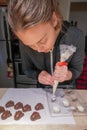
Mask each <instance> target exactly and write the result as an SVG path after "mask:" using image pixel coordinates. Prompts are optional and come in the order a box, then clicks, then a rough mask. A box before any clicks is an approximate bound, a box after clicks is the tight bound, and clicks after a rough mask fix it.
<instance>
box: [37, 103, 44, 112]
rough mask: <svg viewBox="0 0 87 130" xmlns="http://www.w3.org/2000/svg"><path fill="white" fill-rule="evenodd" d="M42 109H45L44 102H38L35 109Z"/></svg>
mask: <svg viewBox="0 0 87 130" xmlns="http://www.w3.org/2000/svg"><path fill="white" fill-rule="evenodd" d="M40 109H44V106H43V104H42V103H38V104H36V106H35V110H37V111H38V110H40Z"/></svg>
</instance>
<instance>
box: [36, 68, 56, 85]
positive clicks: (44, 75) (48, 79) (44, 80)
mask: <svg viewBox="0 0 87 130" xmlns="http://www.w3.org/2000/svg"><path fill="white" fill-rule="evenodd" d="M38 81H39V82H40V83H41V84H45V85H52V86H53V84H54V80H53V77H52V75H51V74H49V73H48V72H46V71H45V70H43V71H41V73H40V74H39V76H38Z"/></svg>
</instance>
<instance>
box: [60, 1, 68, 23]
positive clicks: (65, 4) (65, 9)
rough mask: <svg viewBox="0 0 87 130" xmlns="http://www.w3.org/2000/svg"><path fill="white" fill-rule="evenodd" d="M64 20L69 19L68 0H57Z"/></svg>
mask: <svg viewBox="0 0 87 130" xmlns="http://www.w3.org/2000/svg"><path fill="white" fill-rule="evenodd" d="M58 2H59V4H60V10H61V12H62V15H63V17H64V20H69V12H70V0H58Z"/></svg>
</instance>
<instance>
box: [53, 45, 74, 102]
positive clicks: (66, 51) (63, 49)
mask: <svg viewBox="0 0 87 130" xmlns="http://www.w3.org/2000/svg"><path fill="white" fill-rule="evenodd" d="M75 51H76V47H75V46H73V45H64V44H61V45H60V62H57V63H56V65H59V66H63V65H66V66H67V65H68V63H67V62H66V60H68V58H69V57H70V56H72V54H73V53H74V52H75ZM58 84H59V82H58V81H57V80H55V81H54V85H53V94H52V101H55V100H56V94H55V92H56V89H57V86H58Z"/></svg>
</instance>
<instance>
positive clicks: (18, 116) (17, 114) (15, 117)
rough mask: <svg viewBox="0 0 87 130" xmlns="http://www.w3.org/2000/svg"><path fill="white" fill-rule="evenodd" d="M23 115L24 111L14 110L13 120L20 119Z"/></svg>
mask: <svg viewBox="0 0 87 130" xmlns="http://www.w3.org/2000/svg"><path fill="white" fill-rule="evenodd" d="M23 116H24V113H23V112H22V111H16V113H15V115H14V120H20V119H21V118H22V117H23Z"/></svg>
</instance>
